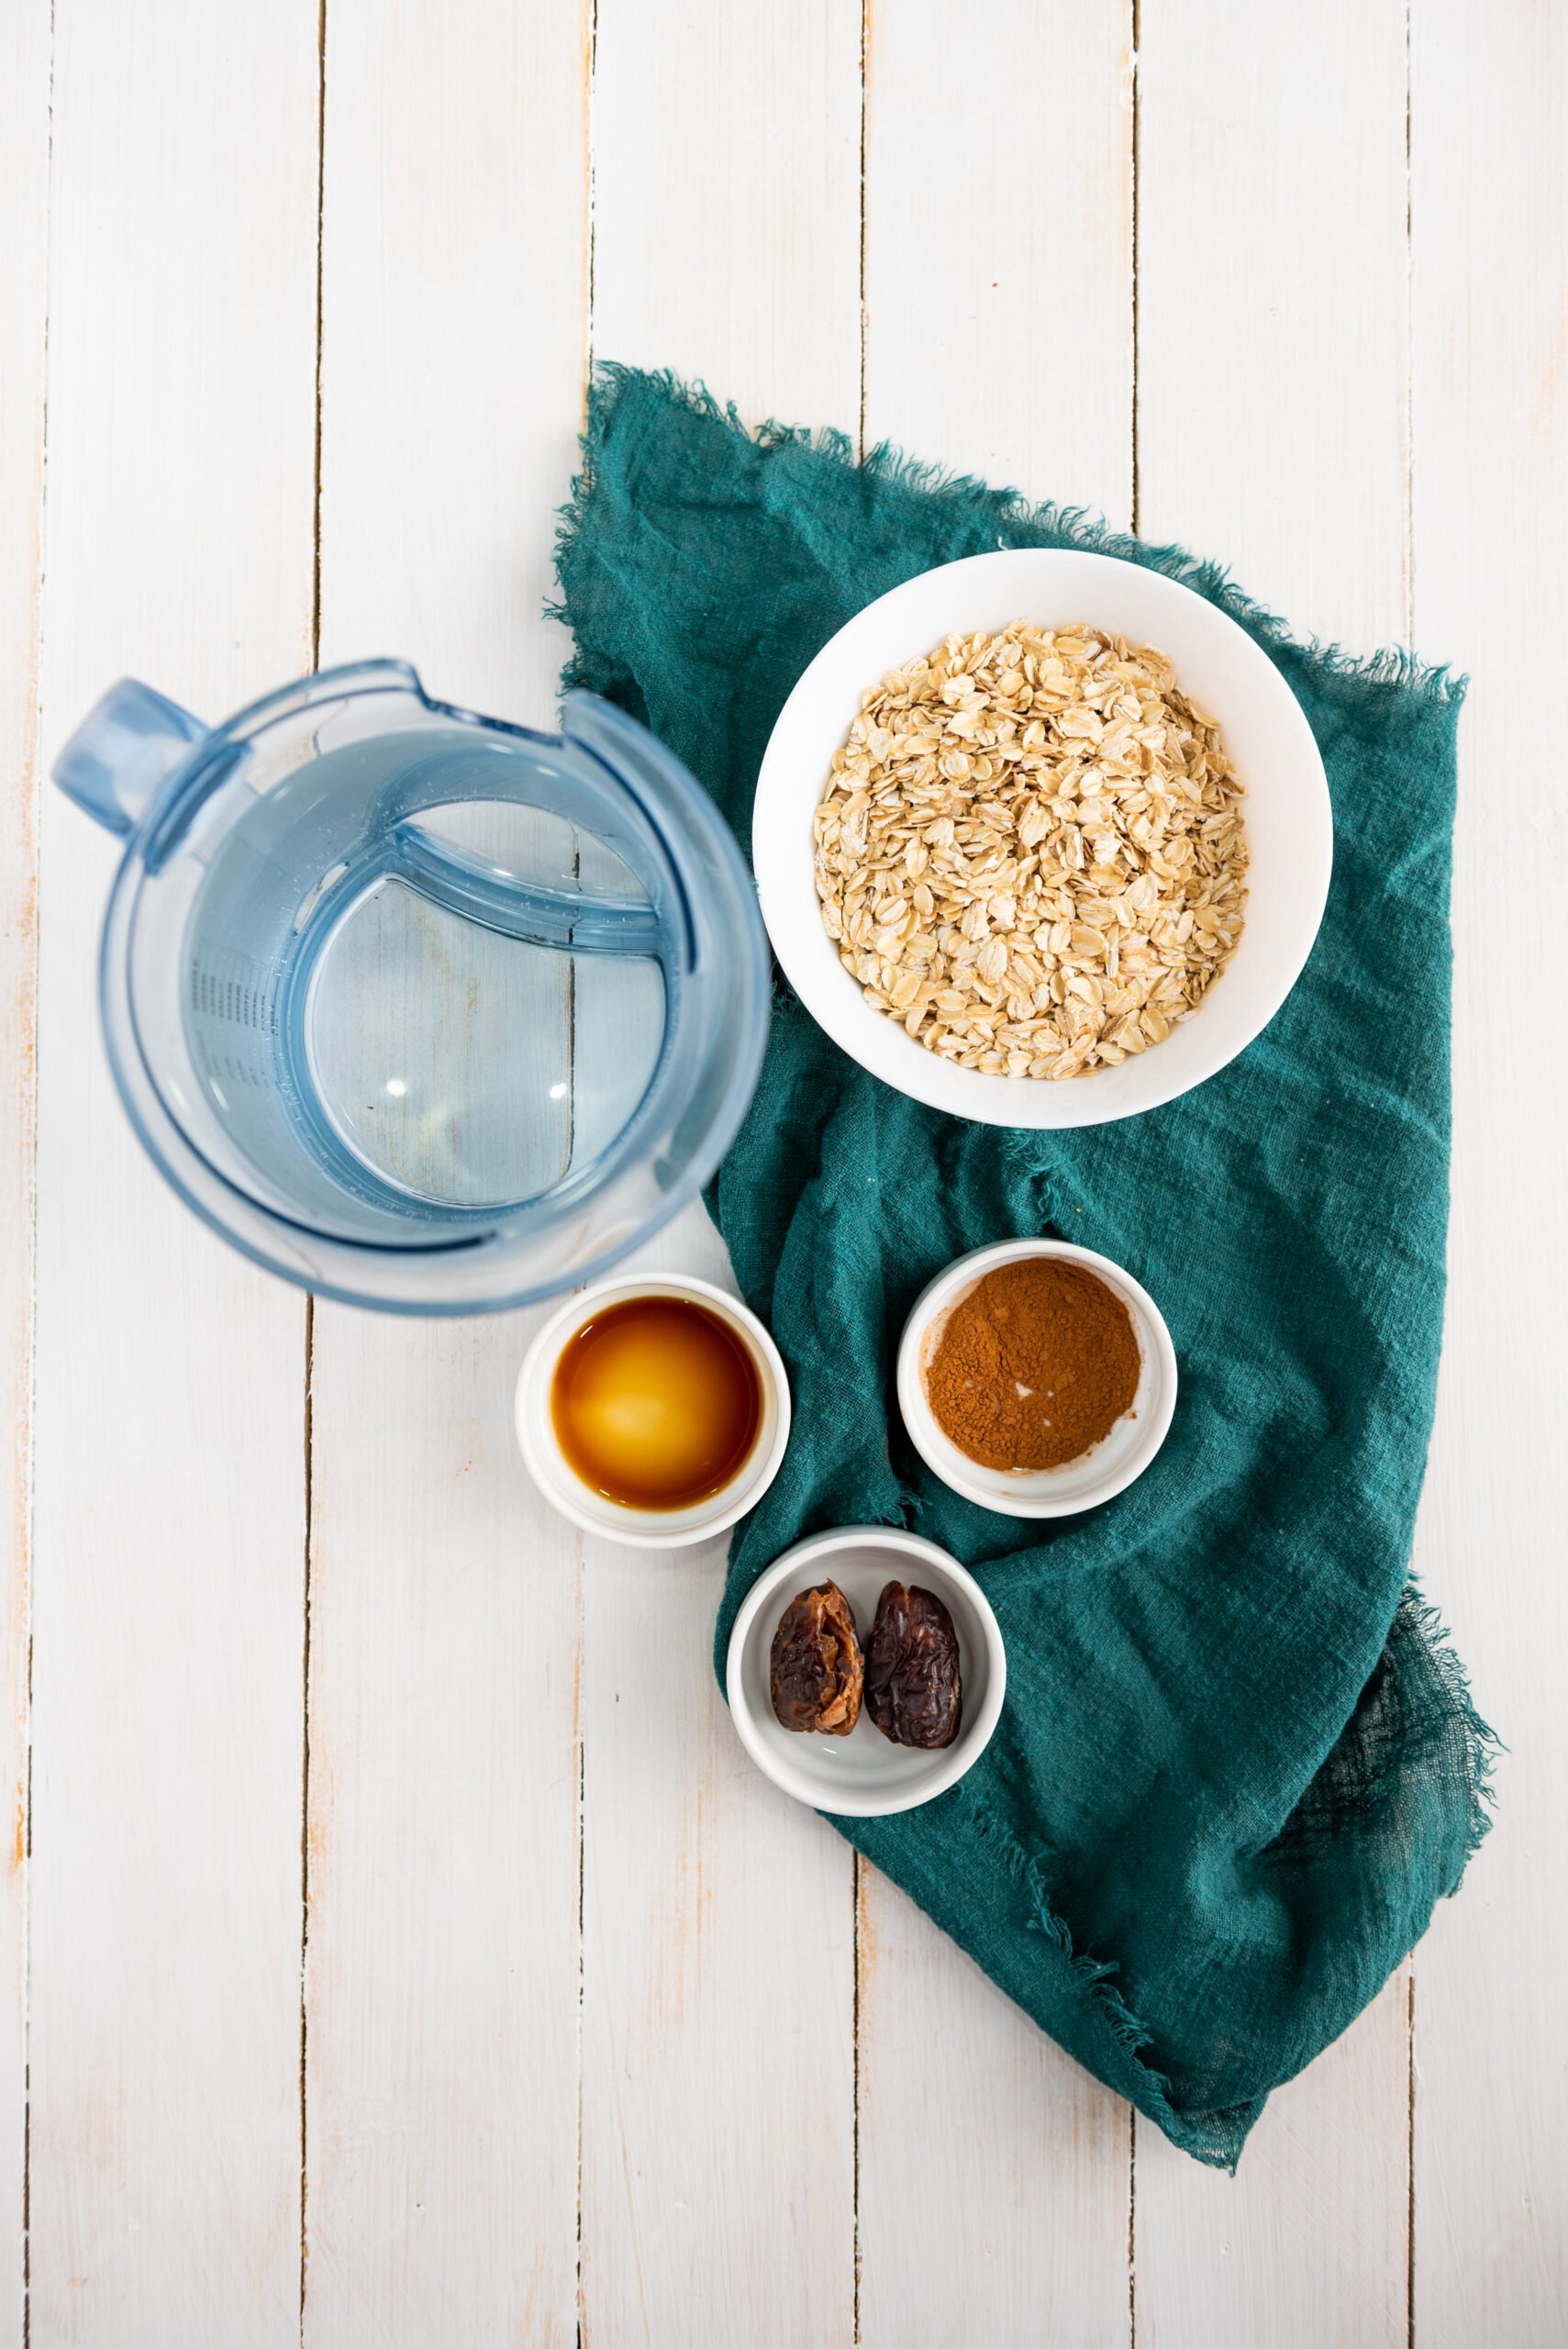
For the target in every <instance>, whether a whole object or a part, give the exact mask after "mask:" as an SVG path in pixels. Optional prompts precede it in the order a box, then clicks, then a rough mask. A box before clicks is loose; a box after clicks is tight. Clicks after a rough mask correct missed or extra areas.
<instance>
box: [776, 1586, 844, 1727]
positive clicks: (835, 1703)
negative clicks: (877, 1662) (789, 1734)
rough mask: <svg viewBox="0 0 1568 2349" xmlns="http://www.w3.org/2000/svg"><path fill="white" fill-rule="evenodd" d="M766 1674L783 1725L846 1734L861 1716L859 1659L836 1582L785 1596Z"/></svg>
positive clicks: (841, 1594) (842, 1598)
mask: <svg viewBox="0 0 1568 2349" xmlns="http://www.w3.org/2000/svg"><path fill="white" fill-rule="evenodd" d="M768 1679H769V1684H770V1687H771V1690H772V1694H773V1710H774V1712H775V1713H776V1714H777V1715H778V1717H779V1720H781V1721H782V1722H783V1723H784V1727H785V1729H802V1730H806V1729H815V1730H820V1731H821V1732H822V1734H823V1736H824V1737H848V1735H849V1733H850V1731H851V1730H852V1729H853V1727H854V1725H855V1723H856V1722H857V1721H858V1720H859V1719H860V1717H861V1689H862V1685H863V1683H864V1679H865V1665H864V1663H863V1661H862V1656H861V1643H860V1638H859V1635H858V1634H857V1632H856V1631H855V1618H854V1610H853V1609H852V1608H851V1605H850V1602H849V1600H848V1599H847V1598H845V1597H844V1594H843V1592H842V1591H841V1590H840V1588H839V1586H838V1584H837V1583H836V1582H825V1583H822V1584H820V1585H819V1586H817V1589H815V1590H803V1591H801V1592H800V1593H799V1595H798V1597H796V1598H792V1599H791V1600H790V1602H789V1605H788V1606H787V1607H786V1608H785V1609H784V1613H783V1614H782V1615H781V1616H780V1617H779V1628H778V1630H777V1631H775V1632H774V1633H773V1651H772V1653H771V1654H770V1656H769V1658H768Z"/></svg>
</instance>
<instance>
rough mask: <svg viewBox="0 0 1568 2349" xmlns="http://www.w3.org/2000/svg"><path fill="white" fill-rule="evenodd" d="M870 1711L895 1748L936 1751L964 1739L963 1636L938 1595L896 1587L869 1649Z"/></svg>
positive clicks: (880, 1604)
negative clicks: (960, 1646) (960, 1669)
mask: <svg viewBox="0 0 1568 2349" xmlns="http://www.w3.org/2000/svg"><path fill="white" fill-rule="evenodd" d="M865 1680H866V1698H865V1701H866V1710H867V1712H868V1713H869V1714H870V1715H871V1717H872V1719H873V1721H874V1722H875V1723H876V1725H877V1727H878V1729H879V1730H880V1731H882V1733H883V1735H884V1737H888V1738H891V1739H892V1741H893V1742H894V1744H895V1745H919V1746H924V1747H927V1748H935V1747H938V1746H942V1745H951V1743H952V1742H953V1739H954V1738H955V1737H956V1736H957V1735H958V1724H959V1718H960V1715H961V1713H962V1689H961V1688H960V1686H959V1676H958V1633H957V1632H956V1631H954V1630H953V1627H952V1617H951V1615H950V1614H949V1613H948V1610H947V1609H946V1608H945V1607H944V1606H943V1605H942V1602H941V1600H940V1598H938V1597H937V1596H936V1594H935V1592H934V1591H929V1590H916V1589H914V1588H912V1587H911V1588H906V1586H905V1585H904V1584H903V1583H901V1582H890V1583H889V1584H888V1586H887V1587H886V1589H885V1590H884V1592H883V1594H882V1597H881V1598H879V1599H878V1600H877V1603H876V1621H875V1622H874V1623H873V1626H872V1633H871V1644H870V1645H869V1647H868V1648H867V1649H866V1667H865Z"/></svg>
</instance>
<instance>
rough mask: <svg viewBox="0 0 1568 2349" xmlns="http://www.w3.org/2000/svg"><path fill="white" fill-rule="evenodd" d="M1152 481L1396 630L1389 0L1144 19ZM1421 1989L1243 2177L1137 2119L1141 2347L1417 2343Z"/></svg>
mask: <svg viewBox="0 0 1568 2349" xmlns="http://www.w3.org/2000/svg"><path fill="white" fill-rule="evenodd" d="M1139 150H1140V151H1139V183H1138V184H1139V261H1140V272H1139V373H1138V385H1139V403H1138V405H1139V444H1138V458H1139V472H1138V480H1139V493H1140V514H1139V520H1140V529H1141V530H1142V532H1143V534H1144V536H1145V537H1149V538H1155V539H1163V538H1180V539H1182V540H1184V542H1185V543H1187V544H1189V545H1191V546H1194V547H1195V548H1197V549H1198V550H1200V551H1203V552H1205V553H1215V554H1218V555H1221V556H1223V557H1224V559H1225V560H1226V561H1227V562H1229V563H1230V564H1231V565H1232V566H1233V568H1234V570H1235V573H1236V575H1237V577H1238V578H1239V579H1240V581H1241V582H1242V583H1243V584H1245V585H1246V587H1247V588H1248V589H1249V591H1250V592H1251V593H1252V594H1253V595H1256V596H1260V597H1261V598H1262V600H1264V601H1265V602H1267V603H1270V604H1273V606H1274V607H1276V608H1278V609H1281V610H1283V611H1284V613H1285V614H1286V615H1287V617H1288V618H1290V620H1291V621H1292V623H1293V624H1294V626H1295V627H1296V629H1298V630H1300V631H1303V632H1317V633H1318V634H1320V635H1322V636H1324V637H1325V638H1333V637H1340V638H1342V639H1343V640H1344V641H1345V643H1346V644H1347V646H1348V647H1349V648H1350V649H1352V650H1355V651H1371V650H1372V649H1373V647H1374V646H1375V645H1378V644H1381V643H1384V642H1386V641H1388V640H1392V639H1395V638H1397V637H1400V636H1402V635H1403V634H1404V633H1405V631H1406V609H1407V606H1406V587H1407V582H1406V573H1405V564H1404V544H1405V517H1406V499H1407V480H1408V465H1407V448H1406V433H1405V420H1406V400H1407V340H1406V325H1405V279H1406V237H1405V46H1404V14H1403V9H1402V8H1401V7H1400V6H1397V5H1396V0H1378V5H1376V6H1364V5H1359V0H1329V5H1327V6H1323V7H1319V8H1317V9H1312V10H1308V9H1271V10H1266V11H1260V10H1257V9H1251V8H1249V7H1247V6H1245V5H1244V0H1175V5H1172V6H1164V7H1160V8H1151V9H1145V11H1144V12H1143V19H1142V54H1141V58H1140V141H1139ZM1405 2015H1406V1991H1405V1985H1404V1982H1403V1979H1402V1978H1396V1981H1395V1983H1394V1985H1393V1986H1392V1987H1390V1989H1389V1990H1388V1991H1386V1992H1385V1995H1384V1997H1383V1998H1381V1999H1380V2000H1378V2001H1377V2002H1376V2004H1375V2005H1374V2006H1373V2009H1371V2011H1370V2012H1369V2013H1368V2014H1367V2015H1366V2016H1365V2017H1363V2018H1362V2020H1361V2021H1359V2022H1358V2024H1357V2025H1356V2026H1355V2028H1354V2030H1353V2031H1352V2032H1351V2033H1350V2034H1349V2035H1348V2036H1347V2038H1346V2040H1345V2041H1344V2043H1342V2045H1341V2046H1340V2047H1339V2048H1337V2049H1335V2050H1334V2051H1332V2053H1331V2054H1329V2055H1328V2056H1326V2057H1325V2058H1323V2059H1322V2060H1321V2061H1320V2062H1319V2063H1318V2064H1317V2065H1314V2066H1313V2067H1312V2068H1311V2069H1310V2070H1309V2071H1308V2072H1307V2074H1306V2075H1305V2076H1304V2077H1303V2078H1302V2079H1301V2080H1300V2081H1299V2082H1297V2083H1296V2084H1294V2085H1293V2086H1292V2087H1290V2089H1289V2090H1288V2091H1287V2092H1286V2093H1284V2094H1281V2095H1279V2096H1278V2097H1276V2098H1275V2099H1273V2102H1272V2103H1271V2104H1270V2106H1269V2108H1268V2110H1267V2111H1266V2112H1265V2114H1264V2116H1263V2119H1262V2121H1261V2122H1260V2123H1259V2126H1258V2128H1257V2130H1256V2132H1254V2134H1253V2136H1252V2138H1251V2140H1250V2141H1249V2143H1248V2146H1247V2150H1246V2153H1245V2154H1244V2155H1243V2156H1242V2161H1241V2166H1240V2173H1239V2176H1238V2177H1237V2179H1236V2181H1235V2183H1234V2184H1230V2183H1229V2182H1228V2181H1225V2180H1218V2181H1217V2180H1216V2179H1214V2178H1212V2177H1210V2176H1206V2175H1205V2174H1204V2173H1203V2172H1202V2171H1201V2170H1200V2169H1199V2168H1198V2167H1197V2166H1196V2165H1194V2164H1193V2163H1191V2162H1184V2161H1181V2160H1180V2159H1177V2158H1174V2157H1172V2156H1169V2155H1168V2153H1167V2149H1166V2148H1165V2147H1164V2146H1163V2145H1161V2144H1158V2143H1151V2139H1152V2136H1153V2132H1151V2131H1150V2130H1148V2129H1146V2128H1144V2127H1142V2126H1140V2129H1139V2132H1138V2152H1137V2165H1136V2188H1137V2323H1138V2339H1139V2342H1140V2344H1142V2343H1146V2342H1147V2343H1158V2344H1159V2349H1180V2345H1181V2344H1185V2343H1191V2344H1194V2349H1197V2344H1203V2349H1208V2345H1209V2344H1211V2343H1216V2342H1230V2341H1236V2342H1243V2341H1245V2342H1248V2343H1268V2344H1270V2349H1296V2344H1298V2343H1299V2344H1302V2349H1307V2344H1311V2349H1318V2344H1320V2343H1324V2342H1327V2341H1332V2342H1333V2343H1336V2344H1337V2349H1340V2344H1342V2349H1358V2345H1359V2344H1362V2343H1365V2344H1367V2345H1368V2349H1372V2344H1374V2343H1377V2344H1385V2343H1394V2342H1396V2341H1397V2342H1400V2343H1403V2341H1404V2338H1405V2298H1406V2266H1407V2240H1406V2238H1407V2224H1406V2222H1407V2151H1406V2148H1407V2041H1406V2021H1405Z"/></svg>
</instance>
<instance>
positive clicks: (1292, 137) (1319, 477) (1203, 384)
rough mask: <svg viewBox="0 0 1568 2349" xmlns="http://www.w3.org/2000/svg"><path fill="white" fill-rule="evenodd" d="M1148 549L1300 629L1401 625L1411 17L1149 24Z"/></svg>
mask: <svg viewBox="0 0 1568 2349" xmlns="http://www.w3.org/2000/svg"><path fill="white" fill-rule="evenodd" d="M1139 85H1140V131H1139V289H1138V317H1139V350H1138V383H1139V425H1138V431H1139V442H1138V465H1139V529H1140V531H1141V532H1142V534H1143V536H1144V537H1145V538H1150V539H1179V540H1182V541H1183V543H1184V544H1185V545H1187V546H1190V547H1192V548H1194V549H1195V551H1197V552H1199V553H1202V554H1218V555H1219V556H1220V557H1222V559H1223V560H1224V561H1225V562H1227V563H1228V564H1229V567H1230V568H1231V570H1232V571H1233V572H1234V573H1235V575H1236V577H1237V578H1238V580H1240V581H1241V582H1242V583H1243V584H1245V586H1246V587H1247V589H1248V592H1249V593H1250V594H1251V595H1253V596H1257V597H1259V598H1260V599H1261V600H1262V601H1263V602H1264V603H1266V604H1269V605H1271V606H1272V607H1273V608H1274V609H1275V610H1278V611H1281V612H1283V613H1284V615H1285V616H1286V617H1287V618H1289V619H1290V620H1291V621H1292V622H1293V623H1294V625H1295V626H1296V628H1297V629H1299V630H1302V631H1306V632H1309V633H1316V634H1318V635H1319V636H1321V637H1323V638H1324V639H1326V640H1332V639H1340V640H1342V641H1343V642H1344V644H1345V646H1346V647H1347V649H1348V650H1351V651H1356V650H1362V651H1371V650H1372V649H1373V647H1374V646H1377V645H1379V644H1383V643H1385V642H1387V641H1388V640H1391V639H1392V638H1395V637H1397V636H1398V635H1399V634H1400V633H1401V632H1402V631H1403V629H1404V628H1405V625H1406V602H1405V513H1406V498H1405V492H1406V484H1407V478H1408V456H1409V452H1408V449H1407V395H1408V372H1407V321H1406V272H1407V248H1406V237H1405V210H1406V185H1405V95H1406V94H1405V12H1404V8H1403V6H1402V5H1400V0H1370V5H1368V0H1323V5H1322V6H1316V7H1311V8H1306V7H1284V8H1271V9H1267V10H1263V9H1258V8H1252V7H1249V6H1247V5H1246V0H1165V5H1162V6H1152V7H1150V8H1148V9H1146V10H1145V12H1144V15H1143V20H1142V55H1141V59H1140V74H1139Z"/></svg>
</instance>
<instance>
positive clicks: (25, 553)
mask: <svg viewBox="0 0 1568 2349" xmlns="http://www.w3.org/2000/svg"><path fill="white" fill-rule="evenodd" d="M49 76H50V39H49V22H48V18H47V17H46V16H45V15H44V13H43V11H42V10H41V9H32V10H29V11H27V12H23V11H21V10H13V11H11V12H10V13H8V14H7V15H6V16H5V17H4V18H3V19H0V85H3V86H4V87H5V89H6V92H7V93H8V108H7V115H6V134H5V136H4V137H0V217H3V218H4V219H5V220H6V222H7V224H8V227H7V231H6V235H5V237H4V238H3V239H0V740H3V741H4V744H5V753H4V764H3V768H0V778H3V779H0V811H3V813H0V823H3V825H4V849H3V851H0V1234H3V1235H4V1237H3V1240H0V1397H4V1402H3V1404H0V1408H3V1409H4V1412H5V1428H4V1431H3V1433H0V1624H3V1625H4V1627H5V1628H4V1634H3V1637H4V1642H5V1645H4V1651H3V1653H0V1787H4V1790H5V1793H4V1804H5V1808H4V1812H3V1814H0V1816H3V1818H4V1822H5V1823H4V1828H3V1830H0V1832H3V1833H4V1837H5V1858H4V1865H3V1866H0V2343H4V2344H5V2349H17V2343H20V2341H21V2339H22V2335H23V2329H24V2324H25V2313H24V2294H25V2289H26V2276H25V2262H24V2249H23V2228H24V2221H25V2212H26V2192H27V2188H26V2169H27V1925H28V1919H27V1840H28V1678H29V1668H30V1655H29V1642H30V1637H31V1623H30V1603H29V1593H28V1547H29V1537H30V1531H31V1528H30V1523H29V1481H30V1473H31V1464H32V1420H33V1397H32V1387H33V1364H32V1353H33V1153H34V1142H35V1124H34V1112H35V1101H36V1072H37V1018H36V1014H37V985H36V969H37V958H38V794H39V773H38V730H39V729H38V663H39V626H40V618H41V607H42V588H43V546H42V519H43V423H44V330H45V322H46V319H47V317H48V258H49V133H50V114H49V100H50V89H49Z"/></svg>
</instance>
